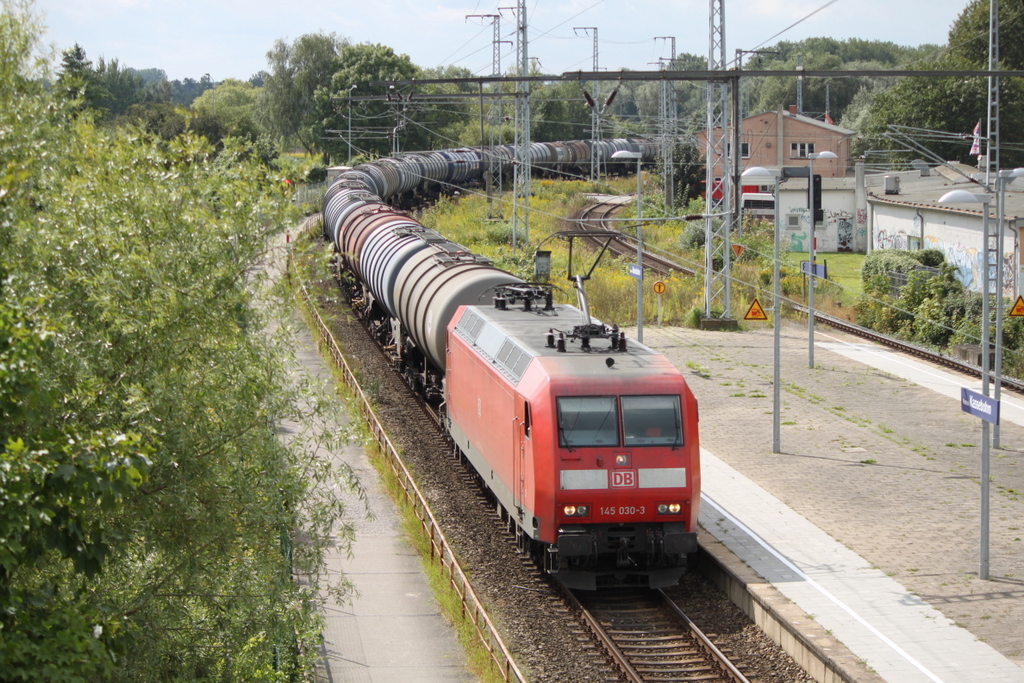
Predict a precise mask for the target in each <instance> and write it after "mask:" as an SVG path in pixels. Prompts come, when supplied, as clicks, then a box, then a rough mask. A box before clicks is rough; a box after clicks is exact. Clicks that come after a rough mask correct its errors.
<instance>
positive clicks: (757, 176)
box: [742, 166, 782, 453]
mask: <svg viewBox="0 0 1024 683" xmlns="http://www.w3.org/2000/svg"><path fill="white" fill-rule="evenodd" d="M742 177H744V178H747V179H750V180H768V179H769V178H770V179H771V180H772V182H773V183H774V188H773V190H772V197H773V198H774V202H775V255H774V257H773V258H774V261H775V263H774V267H773V269H772V283H773V287H772V289H773V292H772V332H773V335H774V338H775V350H774V355H773V365H772V367H773V376H772V453H781V452H782V443H781V442H782V435H781V427H780V426H779V425H780V424H781V422H780V419H781V408H780V405H781V398H780V387H781V380H780V375H781V372H780V369H779V368H780V365H781V363H780V360H781V358H780V356H781V353H780V346H781V338H780V336H781V331H780V330H781V328H780V326H779V320H780V318H781V313H782V310H781V303H780V302H781V300H782V295H781V289H780V285H779V275H780V273H779V270H780V268H779V171H777V170H776V171H770V170H768V169H767V168H764V167H762V166H751V167H750V168H748V169H747V170H745V171H743V175H742Z"/></svg>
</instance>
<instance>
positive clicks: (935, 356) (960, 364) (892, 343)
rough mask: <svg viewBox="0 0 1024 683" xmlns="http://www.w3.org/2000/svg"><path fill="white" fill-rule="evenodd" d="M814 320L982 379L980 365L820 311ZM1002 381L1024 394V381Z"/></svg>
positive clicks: (799, 307) (795, 306) (801, 309)
mask: <svg viewBox="0 0 1024 683" xmlns="http://www.w3.org/2000/svg"><path fill="white" fill-rule="evenodd" d="M789 305H790V307H791V308H792V309H793V310H794V311H798V312H800V313H803V314H804V315H806V314H807V307H806V306H803V305H800V304H796V303H790V304H789ZM814 319H815V320H817V321H819V322H822V323H825V324H826V325H828V326H829V327H832V328H835V329H837V330H840V331H842V332H846V333H847V334H852V335H854V336H857V337H860V338H862V339H867V340H869V341H873V342H875V343H877V344H880V345H882V346H888V347H889V348H892V349H896V350H897V351H902V352H903V353H906V354H909V355H912V356H915V357H917V358H921V359H923V360H927V361H931V362H933V363H936V364H937V365H942V366H945V367H947V368H949V369H951V370H955V371H957V372H960V373H963V374H965V375H970V376H972V377H981V366H980V365H974V364H972V363H967V362H965V361H962V360H960V359H958V358H953V357H952V356H949V355H946V354H944V353H939V352H938V351H933V350H932V349H926V348H924V347H921V346H916V345H914V344H911V343H910V342H905V341H903V340H901V339H894V338H892V337H889V336H887V335H884V334H880V333H878V332H875V331H874V330H869V329H868V328H866V327H861V326H860V325H856V324H854V323H852V322H850V321H849V320H844V319H842V318H837V317H835V316H832V315H828V314H827V313H821V312H820V311H815V312H814ZM1000 379H1001V381H1002V387H1003V388H1004V389H1009V390H1011V391H1014V392H1017V393H1019V394H1024V381H1021V380H1019V379H1015V378H1013V377H1002V378H1000Z"/></svg>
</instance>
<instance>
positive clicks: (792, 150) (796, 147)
mask: <svg viewBox="0 0 1024 683" xmlns="http://www.w3.org/2000/svg"><path fill="white" fill-rule="evenodd" d="M808 154H814V143H813V142H793V143H790V145H789V158H790V159H806V158H807V155H808Z"/></svg>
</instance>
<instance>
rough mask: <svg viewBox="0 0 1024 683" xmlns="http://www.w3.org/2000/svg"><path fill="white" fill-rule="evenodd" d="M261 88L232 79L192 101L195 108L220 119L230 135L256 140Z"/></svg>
mask: <svg viewBox="0 0 1024 683" xmlns="http://www.w3.org/2000/svg"><path fill="white" fill-rule="evenodd" d="M258 96H259V90H258V89H257V88H256V87H254V86H253V85H252V83H248V82H245V81H239V80H236V79H234V78H228V79H225V80H224V81H222V82H220V83H218V84H217V87H215V88H213V89H211V90H207V91H206V92H204V93H203V94H202V95H200V96H199V97H197V98H196V99H195V101H193V102H192V110H193V111H195V112H198V113H200V114H203V115H205V116H212V117H214V118H217V119H218V120H220V121H221V122H222V123H223V124H224V126H225V127H226V129H227V134H228V135H237V136H241V137H246V138H249V139H252V140H255V139H256V137H257V135H258V132H257V129H256V123H255V119H254V116H255V110H256V98H257V97H258Z"/></svg>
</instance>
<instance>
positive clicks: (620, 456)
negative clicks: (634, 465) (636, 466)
mask: <svg viewBox="0 0 1024 683" xmlns="http://www.w3.org/2000/svg"><path fill="white" fill-rule="evenodd" d="M615 466H616V467H629V453H616V454H615Z"/></svg>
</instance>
